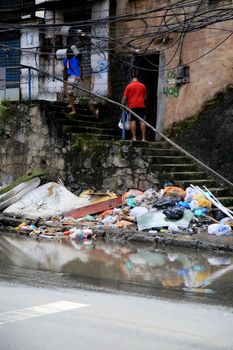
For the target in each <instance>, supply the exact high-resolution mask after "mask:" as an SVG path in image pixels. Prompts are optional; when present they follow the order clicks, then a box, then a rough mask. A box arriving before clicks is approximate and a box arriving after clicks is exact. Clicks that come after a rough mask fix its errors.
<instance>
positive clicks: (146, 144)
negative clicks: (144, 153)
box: [125, 140, 174, 149]
mask: <svg viewBox="0 0 233 350" xmlns="http://www.w3.org/2000/svg"><path fill="white" fill-rule="evenodd" d="M125 142H132V141H125ZM133 147H135V148H146V149H148V148H149V149H156V148H157V149H160V148H167V149H169V148H172V146H170V145H168V144H167V143H166V142H164V141H154V142H143V141H139V140H138V141H135V142H133ZM172 149H174V148H172Z"/></svg>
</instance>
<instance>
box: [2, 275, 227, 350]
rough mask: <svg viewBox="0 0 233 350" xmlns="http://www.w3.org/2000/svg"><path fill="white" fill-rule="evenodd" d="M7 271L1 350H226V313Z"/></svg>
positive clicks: (199, 306) (45, 276)
mask: <svg viewBox="0 0 233 350" xmlns="http://www.w3.org/2000/svg"><path fill="white" fill-rule="evenodd" d="M13 272H14V273H13ZM13 272H12V270H9V273H8V271H7V269H6V268H5V269H4V271H2V270H1V274H0V341H1V342H0V349H1V350H22V349H23V350H37V349H38V350H41V349H43V350H63V349H64V350H67V349H68V350H73V349H75V350H77V349H79V350H84V349H85V350H86V349H97V350H98V349H101V350H105V349H106V350H107V349H108V350H109V349H111V350H115V349H125V350H131V349H132V350H137V349H138V350H142V349H146V350H147V349H148V350H149V349H153V350H154V349H161V350H168V349H169V350H176V349H177V350H183V349H185V350H187V349H198V350H202V349H203V350H217V349H221V350H222V349H229V350H231V349H233V338H232V328H233V313H232V311H233V309H232V308H227V307H222V306H221V307H220V306H214V305H205V304H196V303H188V302H184V301H183V302H181V301H174V300H173V301H170V300H166V299H160V298H158V297H156V298H152V297H151V296H150V297H146V296H139V295H137V296H135V295H130V294H129V293H128V294H126V293H124V294H122V293H120V292H119V291H118V292H113V291H112V292H109V291H105V289H104V288H102V291H101V288H99V290H98V291H96V290H94V289H93V290H91V291H90V290H87V289H82V287H80V288H77V286H76V287H75V288H71V284H66V285H65V280H64V283H63V282H62V278H59V279H57V282H56V285H55V284H54V285H53V287H51V286H50V277H51V281H52V280H54V279H56V278H55V277H54V274H52V273H51V274H50V273H49V272H47V273H45V275H44V278H42V277H41V276H43V273H42V272H41V273H39V274H38V275H37V272H36V271H35V272H32V271H27V270H25V269H21V268H17V269H15V270H13ZM14 274H15V278H14ZM37 277H38V280H37ZM39 280H41V282H40V281H39ZM42 281H43V283H42ZM49 286H50V287H49ZM54 303H57V304H54ZM71 303H72V304H71ZM80 304H81V305H80Z"/></svg>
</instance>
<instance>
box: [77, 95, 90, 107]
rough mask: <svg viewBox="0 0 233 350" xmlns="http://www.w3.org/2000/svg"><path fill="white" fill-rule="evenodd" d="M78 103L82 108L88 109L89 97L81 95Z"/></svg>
mask: <svg viewBox="0 0 233 350" xmlns="http://www.w3.org/2000/svg"><path fill="white" fill-rule="evenodd" d="M78 105H79V107H81V108H83V109H88V108H89V98H88V97H86V96H81V97H80V98H79V102H78Z"/></svg>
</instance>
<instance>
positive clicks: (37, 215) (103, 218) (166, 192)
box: [0, 178, 233, 244]
mask: <svg viewBox="0 0 233 350" xmlns="http://www.w3.org/2000/svg"><path fill="white" fill-rule="evenodd" d="M39 183H40V180H38V179H37V178H35V179H33V181H31V182H28V183H27V185H29V184H31V185H32V186H36V188H33V189H31V190H29V191H28V192H27V193H26V194H25V195H23V196H22V197H21V198H20V199H19V200H17V198H18V197H15V198H16V201H15V202H14V203H12V204H11V205H10V206H9V207H7V208H6V209H5V210H4V211H3V214H7V215H8V217H13V216H17V217H20V218H22V223H21V224H20V225H19V224H17V225H18V226H17V227H16V228H15V229H16V231H17V232H18V233H21V234H26V235H29V236H30V237H32V238H44V239H49V240H52V239H66V240H67V239H68V240H82V241H83V242H86V243H85V244H88V241H90V240H92V239H95V238H96V232H95V231H97V230H103V231H104V230H106V229H107V228H108V229H110V230H112V229H113V230H114V229H116V230H120V229H127V230H134V231H137V230H139V231H145V233H146V232H147V233H148V234H155V235H158V236H159V234H164V233H168V234H171V233H172V234H173V233H175V234H183V235H184V234H186V235H193V234H195V233H197V232H199V230H205V232H206V234H207V233H208V234H209V235H217V236H220V235H225V236H227V235H230V234H232V227H233V213H232V211H231V210H229V209H227V208H225V207H224V206H223V205H222V204H221V203H220V202H219V201H218V199H217V198H216V197H214V196H213V194H212V193H211V192H210V191H209V190H208V189H207V188H206V187H203V189H201V188H200V187H198V186H193V185H190V186H189V187H187V188H186V189H183V188H180V187H176V186H171V185H170V184H169V185H165V187H164V189H162V190H161V191H158V190H157V189H155V188H149V189H147V190H146V191H145V192H142V191H140V190H137V189H129V191H127V192H126V193H124V194H123V195H122V196H117V195H116V194H115V193H113V192H109V191H107V192H95V191H94V190H87V191H84V192H82V193H81V195H80V196H76V195H74V194H73V193H71V192H70V191H68V190H67V189H66V188H65V186H64V185H63V184H62V183H61V182H59V183H54V182H50V183H47V184H44V185H42V186H39ZM25 186H26V185H25V184H21V185H20V187H19V188H15V191H16V192H17V193H16V192H12V190H10V191H9V193H8V192H6V193H4V195H3V197H0V205H1V199H3V200H4V201H6V200H8V199H9V198H10V199H11V200H13V201H14V198H13V197H14V196H15V194H18V193H20V191H22V190H24V189H25ZM26 187H27V186H26ZM27 188H29V187H27ZM12 198H13V199H12ZM213 207H215V209H216V208H217V209H218V217H219V218H220V219H219V220H217V219H216V217H217V216H214V214H213V211H212V209H213ZM215 211H216V210H215ZM113 232H114V231H113ZM116 232H120V231H116ZM116 234H117V233H116Z"/></svg>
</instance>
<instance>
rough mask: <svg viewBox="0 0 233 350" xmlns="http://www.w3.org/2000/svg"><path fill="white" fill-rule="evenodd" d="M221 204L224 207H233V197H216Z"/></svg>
mask: <svg viewBox="0 0 233 350" xmlns="http://www.w3.org/2000/svg"><path fill="white" fill-rule="evenodd" d="M216 198H217V199H218V200H219V202H220V203H221V204H222V205H224V206H230V205H233V197H230V196H229V197H228V196H225V197H216Z"/></svg>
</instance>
